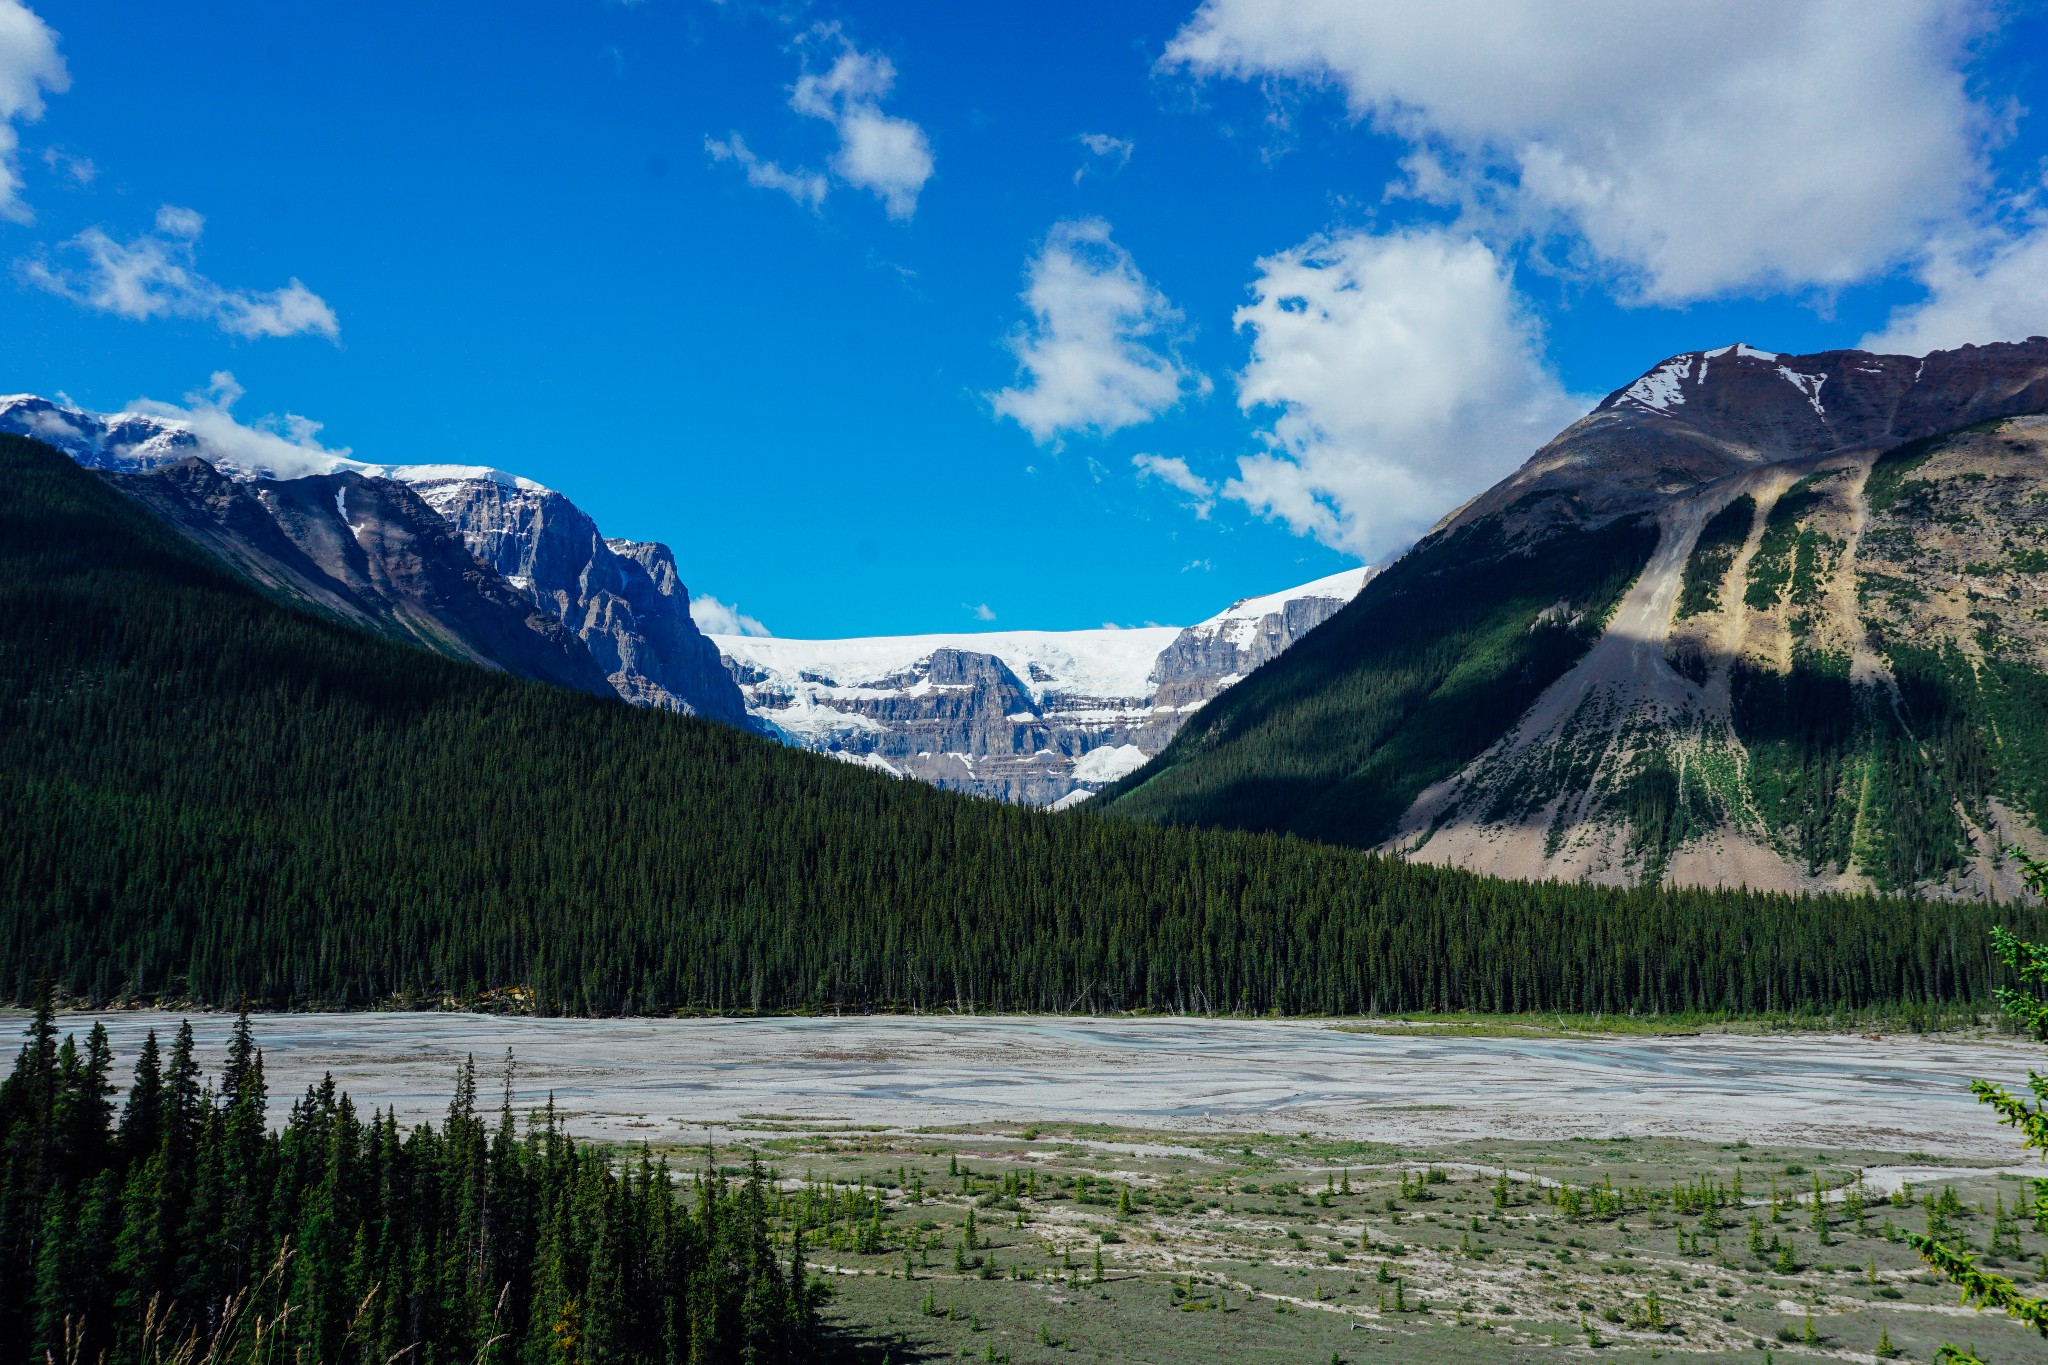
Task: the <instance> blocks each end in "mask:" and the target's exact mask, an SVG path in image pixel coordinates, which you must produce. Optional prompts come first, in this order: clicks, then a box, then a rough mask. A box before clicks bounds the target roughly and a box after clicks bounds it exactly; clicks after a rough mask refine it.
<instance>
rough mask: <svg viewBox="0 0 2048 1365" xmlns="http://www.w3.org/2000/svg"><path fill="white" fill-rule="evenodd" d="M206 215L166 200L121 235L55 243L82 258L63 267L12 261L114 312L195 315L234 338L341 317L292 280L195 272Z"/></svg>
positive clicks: (329, 331)
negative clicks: (148, 221) (136, 228)
mask: <svg viewBox="0 0 2048 1365" xmlns="http://www.w3.org/2000/svg"><path fill="white" fill-rule="evenodd" d="M205 226H206V220H205V219H204V218H202V217H200V215H199V214H197V213H195V212H194V211H192V210H191V209H186V208H178V207H175V206H173V205H170V204H166V205H164V206H163V207H162V208H160V209H158V210H157V211H156V226H155V228H154V229H153V230H152V231H149V232H144V233H140V234H138V235H136V236H134V237H131V238H130V239H128V240H127V241H125V242H123V241H119V240H117V239H116V238H114V237H112V236H111V235H109V234H108V233H107V232H106V230H105V229H103V228H100V227H89V228H87V229H86V230H85V231H83V232H81V233H79V234H78V235H77V236H76V237H73V238H72V239H71V240H70V241H68V242H65V243H64V244H63V245H62V246H61V247H60V248H59V249H58V250H59V252H60V253H63V256H64V257H65V258H82V264H80V265H77V266H67V265H66V264H64V260H63V259H53V258H52V257H51V256H50V255H48V254H46V253H45V254H38V255H35V256H31V257H28V258H27V259H25V260H22V261H20V262H19V263H18V264H17V267H16V268H17V269H18V270H19V272H20V274H21V276H22V278H23V279H25V280H26V281H28V283H30V284H33V285H35V286H36V287H37V288H39V289H46V290H48V291H49V292H50V293H52V294H57V295H60V296H61V297H63V298H67V299H70V300H71V301H72V302H74V303H78V304H82V305H84V306H85V307H87V308H92V309H95V310H97V311H99V312H103V313H112V314H114V315H115V316H117V317H124V318H136V319H148V318H155V317H180V318H196V319H199V320H201V321H205V322H211V323H212V324H214V325H215V326H216V327H218V328H220V329H221V330H222V331H223V332H226V333H228V334H229V335H231V336H239V337H252V338H253V337H287V336H297V335H300V334H302V333H314V334H316V335H319V336H324V337H326V338H327V339H328V340H330V341H333V340H336V339H337V338H338V337H339V336H340V335H341V324H340V322H339V321H338V320H337V319H336V318H335V316H334V310H333V309H332V308H330V307H328V305H327V301H326V300H325V299H323V298H321V297H320V296H319V295H318V294H315V293H314V292H313V291H312V290H310V289H308V288H307V287H306V286H305V285H303V284H301V283H300V282H299V281H298V280H296V279H294V280H292V281H291V282H290V283H289V284H287V285H285V286H284V287H283V288H282V289H270V290H247V289H230V288H227V287H226V286H224V285H220V284H216V283H214V282H213V281H212V280H210V279H208V278H207V277H206V276H204V275H202V274H200V273H199V269H198V265H197V259H198V248H199V236H200V233H201V232H202V231H203V230H204V229H205Z"/></svg>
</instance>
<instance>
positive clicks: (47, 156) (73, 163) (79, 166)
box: [43, 147, 100, 188]
mask: <svg viewBox="0 0 2048 1365" xmlns="http://www.w3.org/2000/svg"><path fill="white" fill-rule="evenodd" d="M43 164H44V165H45V166H48V167H49V168H50V169H51V170H53V171H55V172H56V173H57V174H58V175H61V176H63V177H64V178H65V179H66V180H68V181H69V182H71V184H73V185H74V186H77V187H79V188H83V187H84V186H87V185H90V184H91V183H92V182H93V177H95V176H97V175H98V174H99V173H100V168H99V167H97V166H95V165H93V164H92V158H91V157H85V156H75V155H73V154H72V153H70V152H67V151H65V150H64V149H63V148H62V147H45V148H43Z"/></svg>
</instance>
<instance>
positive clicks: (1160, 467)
mask: <svg viewBox="0 0 2048 1365" xmlns="http://www.w3.org/2000/svg"><path fill="white" fill-rule="evenodd" d="M1131 466H1132V467H1133V468H1135V469H1136V470H1137V471H1138V473H1139V475H1140V476H1149V477H1151V478H1155V479H1158V480H1159V481H1160V482H1161V483H1164V484H1166V485H1167V486H1168V487H1170V488H1178V489H1179V490H1180V491H1181V492H1183V493H1186V494H1187V495H1188V496H1189V497H1190V498H1192V499H1194V501H1192V502H1190V503H1188V504H1187V507H1188V508H1189V510H1191V511H1193V512H1194V514H1195V517H1196V519H1197V520H1199V521H1207V520H1208V519H1209V513H1210V512H1212V511H1214V510H1215V507H1216V486H1215V485H1214V484H1212V483H1210V482H1209V481H1208V480H1207V479H1205V478H1203V477H1202V476H1201V475H1199V474H1197V473H1195V471H1194V470H1192V469H1189V468H1188V462H1187V461H1186V460H1183V459H1182V458H1181V457H1180V456H1178V455H1133V456H1131ZM1204 567H1207V566H1206V564H1205V565H1204Z"/></svg>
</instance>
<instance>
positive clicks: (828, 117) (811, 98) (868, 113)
mask: <svg viewBox="0 0 2048 1365" xmlns="http://www.w3.org/2000/svg"><path fill="white" fill-rule="evenodd" d="M803 44H804V47H805V52H806V59H805V67H806V69H805V71H804V73H803V75H801V76H800V77H798V78H797V82H796V84H795V85H794V86H793V87H791V89H790V94H789V107H790V108H792V109H794V110H795V111H796V112H797V113H799V114H802V115H804V116H806V117H808V118H815V119H823V120H824V121H825V122H826V123H829V124H830V125H832V129H833V131H834V132H835V133H836V134H837V135H838V139H839V145H838V148H837V149H836V150H835V151H834V152H833V153H832V159H831V175H830V176H829V177H828V176H827V175H826V174H824V173H823V172H819V171H807V170H788V169H785V168H784V167H782V166H780V165H778V164H776V163H775V162H773V161H763V160H761V159H760V158H758V157H756V156H755V155H754V154H753V153H752V152H751V151H750V150H748V148H747V145H746V143H745V142H744V141H742V140H741V138H740V135H739V134H738V133H734V134H732V135H731V136H730V137H728V138H725V139H724V140H722V141H721V140H718V139H714V138H706V139H705V140H704V147H705V150H706V151H708V152H710V153H711V156H712V159H713V160H715V161H732V162H736V163H737V164H738V165H740V166H741V167H742V168H743V169H744V170H745V171H746V176H747V183H748V184H749V185H754V186H757V187H759V188H762V189H772V190H778V191H780V192H782V193H784V194H787V195H789V196H790V197H791V198H792V199H795V200H796V201H797V202H798V203H801V204H806V205H808V206H809V207H811V208H816V207H817V206H818V205H820V204H822V203H823V202H824V200H825V196H826V194H827V192H828V191H829V189H830V186H831V184H832V182H833V181H835V180H836V181H837V182H838V183H840V184H844V185H851V186H853V187H854V188H856V189H862V190H866V191H868V192H869V193H870V194H872V195H874V196H875V197H876V198H877V199H880V200H881V201H882V207H883V209H884V210H885V211H886V212H887V213H888V215H889V216H890V217H891V218H895V219H899V220H900V219H907V218H909V217H911V216H912V215H913V214H915V213H916V212H917V196H918V195H919V193H920V192H922V191H923V189H924V186H925V182H926V181H928V180H930V179H931V178H932V172H933V170H934V168H935V163H934V161H933V159H932V147H931V140H930V139H929V138H927V137H926V136H925V132H924V129H923V128H920V127H919V126H918V125H917V124H915V123H913V122H911V121H910V120H909V119H907V118H902V117H899V116H897V115H895V114H890V113H885V112H884V111H883V109H882V101H883V100H884V99H885V98H887V97H888V94H889V92H890V90H892V89H893V88H894V87H895V85H896V66H895V63H893V62H891V61H890V60H889V59H888V58H887V57H885V56H883V55H882V54H880V53H877V52H862V51H861V50H860V49H859V48H857V47H855V46H854V45H853V43H852V42H851V41H850V40H849V39H848V38H847V37H846V36H845V34H844V33H842V32H841V31H840V29H839V28H838V26H837V25H820V26H819V27H817V28H814V29H812V30H811V31H810V32H809V33H807V34H806V35H804V39H803ZM820 50H824V51H825V52H826V53H827V54H828V57H827V60H826V61H825V62H824V64H823V67H822V69H819V68H818V67H817V66H815V65H813V62H812V59H811V57H810V54H811V53H814V52H817V51H820Z"/></svg>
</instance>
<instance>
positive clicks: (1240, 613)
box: [1195, 564, 1379, 630]
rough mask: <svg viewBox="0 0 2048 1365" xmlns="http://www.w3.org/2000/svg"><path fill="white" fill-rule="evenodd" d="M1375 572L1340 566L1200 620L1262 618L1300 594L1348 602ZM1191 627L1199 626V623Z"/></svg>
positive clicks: (1209, 622) (1217, 622) (1217, 621)
mask: <svg viewBox="0 0 2048 1365" xmlns="http://www.w3.org/2000/svg"><path fill="white" fill-rule="evenodd" d="M1378 572H1379V570H1378V569H1377V568H1375V567H1373V566H1372V565H1370V564H1366V565H1361V566H1360V567H1358V568H1356V569H1343V570H1340V571H1339V572H1337V573H1333V574H1331V575H1329V576H1328V577H1326V578H1318V579H1316V580H1315V581H1314V582H1312V583H1303V584H1302V585H1301V586H1300V587H1298V588H1286V589H1283V590H1282V591H1280V592H1269V593H1267V594H1266V595H1265V596H1264V597H1246V598H1242V599H1240V600H1238V601H1236V602H1233V603H1231V604H1230V605H1229V606H1228V607H1225V608H1224V609H1223V610H1222V611H1219V612H1217V613H1216V614H1215V615H1214V616H1212V617H1210V618H1209V619H1208V620H1206V621H1204V622H1202V623H1201V624H1202V626H1212V625H1220V624H1222V623H1223V622H1225V621H1263V620H1265V619H1266V618H1267V617H1268V616H1271V615H1273V614H1274V613H1275V612H1281V611H1285V610H1287V604H1288V603H1289V602H1295V601H1299V600H1300V599H1302V598H1304V597H1328V598H1332V599H1334V600H1336V601H1339V602H1349V601H1350V600H1351V599H1352V598H1354V597H1356V596H1358V594H1359V591H1360V590H1361V589H1362V588H1364V587H1365V584H1366V581H1367V580H1368V579H1370V578H1371V577H1372V576H1373V575H1374V574H1376V573H1378ZM1195 629H1197V630H1199V629H1201V626H1197V627H1195Z"/></svg>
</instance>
